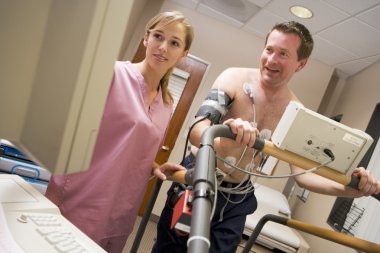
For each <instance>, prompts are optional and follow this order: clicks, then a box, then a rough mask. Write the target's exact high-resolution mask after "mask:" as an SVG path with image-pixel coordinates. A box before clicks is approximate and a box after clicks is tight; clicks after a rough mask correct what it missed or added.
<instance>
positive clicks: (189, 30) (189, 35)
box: [145, 11, 194, 104]
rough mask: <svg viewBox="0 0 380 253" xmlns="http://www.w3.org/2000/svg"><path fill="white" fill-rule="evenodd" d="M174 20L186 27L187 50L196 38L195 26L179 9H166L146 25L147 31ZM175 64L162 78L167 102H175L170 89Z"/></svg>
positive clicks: (161, 83) (163, 92)
mask: <svg viewBox="0 0 380 253" xmlns="http://www.w3.org/2000/svg"><path fill="white" fill-rule="evenodd" d="M174 22H178V23H181V24H182V25H183V26H184V28H185V48H184V51H187V50H189V49H190V47H191V43H192V42H193V38H194V30H193V26H192V25H191V24H190V23H189V22H188V20H187V19H186V17H185V16H184V15H183V14H182V13H181V12H179V11H166V12H162V13H159V14H157V15H156V16H154V17H153V18H152V19H150V20H149V22H148V23H147V24H146V26H145V33H146V34H149V33H150V32H151V31H152V30H153V29H155V28H156V27H158V26H159V27H165V26H167V25H169V24H172V23H174ZM173 71H174V66H173V67H172V68H170V69H169V70H168V71H167V72H166V73H165V75H164V76H163V77H162V78H161V80H160V85H161V90H162V99H163V100H164V103H165V104H169V103H171V102H173V96H172V94H171V92H170V91H169V89H168V86H169V79H170V76H171V75H172V74H173Z"/></svg>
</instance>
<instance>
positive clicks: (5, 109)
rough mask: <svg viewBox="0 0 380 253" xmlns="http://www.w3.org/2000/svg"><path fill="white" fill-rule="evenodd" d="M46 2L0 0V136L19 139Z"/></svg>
mask: <svg viewBox="0 0 380 253" xmlns="http://www.w3.org/2000/svg"><path fill="white" fill-rule="evenodd" d="M50 2H51V1H50V0H41V1H28V0H13V1H0V34H1V39H0V55H1V61H0V101H1V104H2V106H0V118H1V124H0V138H4V139H10V140H19V139H20V136H21V131H22V127H23V124H24V119H25V116H26V111H27V105H28V102H29V96H30V93H31V90H32V85H33V81H34V77H35V72H36V68H37V63H38V60H39V54H40V51H41V45H42V41H43V35H44V32H45V29H46V25H47V20H48V15H49V9H50Z"/></svg>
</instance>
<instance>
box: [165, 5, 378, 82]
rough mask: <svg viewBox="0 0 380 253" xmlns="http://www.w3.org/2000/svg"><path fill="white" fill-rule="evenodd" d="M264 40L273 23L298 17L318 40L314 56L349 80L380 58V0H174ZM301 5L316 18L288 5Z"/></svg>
mask: <svg viewBox="0 0 380 253" xmlns="http://www.w3.org/2000/svg"><path fill="white" fill-rule="evenodd" d="M170 1H172V2H176V3H177V4H179V5H182V6H185V7H187V8H190V9H194V10H196V11H197V12H199V13H201V14H204V15H208V16H211V17H213V18H216V19H219V20H220V21H223V22H226V23H228V24H230V25H233V26H235V27H238V28H240V29H242V30H244V31H247V32H252V33H253V34H256V35H258V36H259V37H262V38H264V37H265V35H266V34H267V32H268V31H270V29H271V28H272V26H273V25H274V24H275V23H279V22H283V21H288V20H295V21H298V22H300V23H302V24H304V25H305V26H306V27H307V28H308V29H309V30H310V32H311V33H312V35H313V38H314V44H315V46H314V50H313V53H312V55H311V58H313V59H317V60H319V61H321V62H323V63H325V64H328V65H331V66H333V67H335V69H336V73H337V74H338V75H339V76H340V77H342V78H347V77H349V76H351V75H354V74H356V73H358V72H359V71H361V70H363V69H365V68H366V67H368V66H370V65H371V64H373V63H375V62H377V61H378V60H380V0H170ZM293 5H301V6H304V7H307V8H309V9H311V10H312V12H313V14H314V15H313V17H312V18H310V19H301V18H298V17H296V16H293V15H292V14H291V13H290V11H289V9H290V7H291V6H293Z"/></svg>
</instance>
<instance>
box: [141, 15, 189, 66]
mask: <svg viewBox="0 0 380 253" xmlns="http://www.w3.org/2000/svg"><path fill="white" fill-rule="evenodd" d="M185 36H186V34H185V28H184V26H183V25H182V24H181V23H179V22H174V23H171V24H169V25H166V26H164V27H160V26H158V27H156V28H154V29H153V30H152V31H150V33H149V34H146V35H145V37H144V45H145V46H146V48H147V49H146V59H147V61H148V63H149V65H150V67H151V68H154V69H156V68H157V69H162V70H165V71H166V70H168V69H169V68H171V67H173V66H175V65H176V64H177V62H178V61H180V60H182V59H183V58H184V57H186V55H187V53H188V51H185Z"/></svg>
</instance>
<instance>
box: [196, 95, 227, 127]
mask: <svg viewBox="0 0 380 253" xmlns="http://www.w3.org/2000/svg"><path fill="white" fill-rule="evenodd" d="M232 102H233V100H232V99H231V97H230V96H228V94H226V93H225V92H224V91H221V90H217V89H212V90H210V92H209V93H208V95H207V97H206V98H205V100H204V101H203V103H202V105H201V107H200V108H199V110H198V112H197V114H196V115H195V116H196V117H198V116H203V117H204V116H208V119H209V120H210V121H211V122H212V123H213V124H219V123H220V120H221V119H222V117H223V116H224V115H226V113H227V111H228V108H229V107H230V105H231V104H232Z"/></svg>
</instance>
